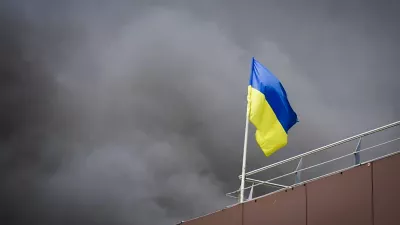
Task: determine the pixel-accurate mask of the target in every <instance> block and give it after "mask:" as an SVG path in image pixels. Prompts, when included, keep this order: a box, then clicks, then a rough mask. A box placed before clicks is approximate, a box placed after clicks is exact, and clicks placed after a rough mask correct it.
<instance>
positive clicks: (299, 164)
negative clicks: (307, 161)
mask: <svg viewBox="0 0 400 225" xmlns="http://www.w3.org/2000/svg"><path fill="white" fill-rule="evenodd" d="M302 165H303V158H300V161H299V163H298V164H297V167H296V170H295V171H296V173H295V178H294V183H295V184H298V183H300V181H301V171H299V170H300V169H301V167H302Z"/></svg>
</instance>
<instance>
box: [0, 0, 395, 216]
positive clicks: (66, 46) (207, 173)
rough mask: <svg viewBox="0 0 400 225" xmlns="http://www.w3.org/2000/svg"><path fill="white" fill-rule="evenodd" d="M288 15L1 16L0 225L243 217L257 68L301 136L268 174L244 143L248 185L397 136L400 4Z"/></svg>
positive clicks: (124, 12) (126, 7)
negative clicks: (275, 83) (389, 126)
mask: <svg viewBox="0 0 400 225" xmlns="http://www.w3.org/2000/svg"><path fill="white" fill-rule="evenodd" d="M376 2H378V1H376ZM287 3H289V1H286V2H285V3H284V2H283V1H268V3H266V2H265V1H250V2H247V3H244V2H243V3H236V2H230V3H229V4H227V3H226V2H224V1H196V2H195V1H193V2H191V1H170V2H169V3H165V2H164V1H159V2H158V1H153V2H151V3H149V2H145V1H143V2H134V3H133V2H131V1H123V0H118V1H113V2H112V3H111V2H106V1H97V2H95V1H85V2H84V3H83V2H81V1H69V2H63V1H44V0H43V1H35V2H33V1H23V0H18V1H3V2H2V3H0V6H1V7H0V8H1V11H0V13H1V14H0V19H1V21H0V49H1V53H0V66H1V67H0V74H1V77H0V79H1V83H0V92H1V95H0V149H1V152H0V179H1V185H0V191H1V192H0V223H1V224H173V223H175V222H177V221H180V220H182V219H187V218H190V217H194V216H199V215H202V214H204V213H207V212H210V211H213V210H216V209H218V208H221V207H224V206H226V205H229V204H232V203H234V201H232V200H230V199H227V198H225V197H224V192H226V191H230V190H232V189H235V188H236V187H237V186H238V180H237V175H238V174H239V172H240V165H241V151H242V144H243V143H242V139H243V133H244V131H243V128H244V114H245V108H244V107H245V94H246V88H245V85H246V83H247V79H248V73H249V61H250V57H251V56H253V55H254V56H255V57H257V58H258V59H259V60H260V61H262V62H263V63H264V64H265V65H267V66H268V67H270V68H271V69H272V70H273V71H274V73H275V74H277V75H278V76H279V78H280V79H281V80H282V82H283V83H284V86H285V87H286V89H287V92H288V94H289V98H290V99H291V102H292V104H293V106H294V108H295V110H296V111H297V112H298V114H299V115H300V120H301V122H300V123H299V124H298V125H296V126H295V127H294V128H293V130H291V139H290V144H289V146H288V147H287V148H286V149H285V150H282V151H279V152H278V153H277V154H276V156H274V157H271V158H268V159H267V158H265V157H264V156H263V155H262V153H261V151H260V150H258V148H257V147H256V145H255V143H254V141H253V138H250V140H251V143H250V146H249V154H250V155H249V169H252V168H255V167H259V166H261V165H266V164H267V163H271V162H273V161H276V160H279V159H282V158H285V157H288V156H291V155H294V154H296V153H300V152H304V151H307V150H309V149H310V148H314V147H318V146H320V145H323V144H328V143H329V142H331V141H336V140H338V139H341V138H344V137H346V136H349V135H353V134H355V133H358V132H361V131H364V130H366V129H371V128H374V127H376V126H380V125H383V124H386V123H389V122H392V121H395V120H398V119H399V116H400V104H399V103H398V101H396V97H397V91H398V87H399V78H398V75H397V72H398V69H399V66H398V64H397V63H396V61H395V60H396V59H397V58H398V57H399V56H398V54H399V52H400V51H399V44H398V40H400V39H399V33H398V31H397V29H396V27H397V23H396V21H397V16H396V14H397V10H398V4H397V3H396V2H394V1H392V2H389V1H387V2H382V1H380V2H379V3H373V2H370V3H369V2H368V3H367V1H351V2H350V1H343V2H340V1H328V0H326V1H318V3H316V2H315V1H306V0H305V1H292V2H290V4H287ZM252 131H253V130H252ZM396 134H397V135H398V134H399V133H398V132H397V133H396ZM397 146H398V145H397ZM351 148H353V146H351ZM343 151H344V150H343Z"/></svg>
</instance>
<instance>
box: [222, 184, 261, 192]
mask: <svg viewBox="0 0 400 225" xmlns="http://www.w3.org/2000/svg"><path fill="white" fill-rule="evenodd" d="M260 185H262V184H261V183H258V184H255V185H253V187H257V186H260ZM249 188H251V186H248V187H245V188H244V190H247V189H249ZM239 191H240V189H238V190H235V191H232V192H229V193H227V194H234V193H237V192H239Z"/></svg>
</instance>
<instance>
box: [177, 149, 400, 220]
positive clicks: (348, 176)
mask: <svg viewBox="0 0 400 225" xmlns="http://www.w3.org/2000/svg"><path fill="white" fill-rule="evenodd" d="M216 224H218V225H225V224H226V225H228V224H229V225H265V224H274V225H320V224H324V225H337V224H340V225H355V224H357V225H395V224H396V225H397V224H400V154H397V155H394V156H391V157H388V158H385V159H381V160H378V161H375V162H372V163H370V164H365V165H361V166H358V167H356V168H353V169H350V170H348V171H344V172H342V173H338V174H335V175H332V176H329V177H325V178H322V179H318V180H316V181H313V182H310V183H307V184H305V185H304V186H298V187H296V188H294V189H291V190H285V191H281V192H278V193H275V194H272V195H268V196H265V197H262V198H258V199H255V200H252V201H249V202H246V203H244V204H239V205H236V206H233V207H231V208H227V209H224V210H221V211H218V212H215V213H212V214H210V215H207V216H204V217H200V218H197V219H194V220H191V221H187V222H184V223H183V225H216Z"/></svg>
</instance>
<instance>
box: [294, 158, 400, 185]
mask: <svg viewBox="0 0 400 225" xmlns="http://www.w3.org/2000/svg"><path fill="white" fill-rule="evenodd" d="M399 153H400V151H396V152H392V153H389V154H386V155H383V156H380V157H377V158H375V159H372V160H369V161H366V162H363V163H361V165H365V164H368V163H371V162H373V161H376V160H379V159H383V158H386V157H389V156H392V155H396V154H399ZM357 166H359V165H352V166H349V167H346V168H344V169H340V170H336V171H334V172H331V173H327V174H324V175H321V176H319V177H315V178H311V179H308V180H306V181H303V182H301V183H299V184H296V185H293V186H300V185H303V184H305V183H309V182H312V181H314V180H318V179H321V178H324V177H329V176H331V175H334V174H337V173H340V172H344V171H346V170H349V169H352V168H354V167H357Z"/></svg>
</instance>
